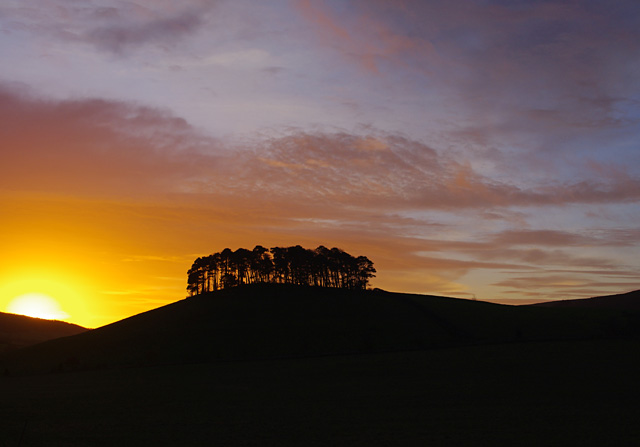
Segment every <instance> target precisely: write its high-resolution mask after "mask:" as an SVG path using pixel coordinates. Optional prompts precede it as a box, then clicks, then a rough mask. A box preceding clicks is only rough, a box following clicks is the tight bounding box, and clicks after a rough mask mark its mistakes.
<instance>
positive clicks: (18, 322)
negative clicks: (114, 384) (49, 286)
mask: <svg viewBox="0 0 640 447" xmlns="http://www.w3.org/2000/svg"><path fill="white" fill-rule="evenodd" d="M85 331H87V329H85V328H83V327H82V326H78V325H76V324H70V323H65V322H63V321H52V320H43V319H40V318H31V317H26V316H24V315H15V314H8V313H4V312H0V353H3V352H8V351H12V350H15V349H18V348H23V347H25V346H30V345H35V344H37V343H41V342H43V341H46V340H51V339H54V338H59V337H66V336H69V335H75V334H80V333H82V332H85Z"/></svg>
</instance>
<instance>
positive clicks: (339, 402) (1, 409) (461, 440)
mask: <svg viewBox="0 0 640 447" xmlns="http://www.w3.org/2000/svg"><path fill="white" fill-rule="evenodd" d="M638 348H640V342H638V341H633V340H592V341H560V342H529V343H508V344H496V345H482V346H468V347H452V348H447V349H434V350H426V351H415V352H398V353H372V354H361V355H342V356H340V355H337V356H326V357H314V358H299V359H288V360H261V361H256V360H253V361H228V362H217V363H216V362H210V363H202V364H192V365H175V366H155V367H146V368H122V369H111V370H101V371H84V372H71V373H64V374H48V375H42V376H26V377H6V378H2V379H0V396H2V398H1V400H0V426H1V430H0V446H45V445H46V446H49V445H69V446H87V445H104V446H115V445H118V446H121V445H149V446H150V445H171V446H176V445H220V446H294V445H295V446H314V445H317V446H328V445H363V446H364V445H366V446H386V445H393V446H395V445H398V446H407V445H409V446H410V445H420V446H423V445H424V446H433V445H443V446H444V445H446V446H463V445H464V446H497V445H508V446H515V445H518V446H528V445H530V446H543V445H544V446H567V445H578V446H603V445H608V446H613V445H640V424H638V421H639V420H640V406H639V402H640V401H639V398H640V386H638V378H639V377H640V367H639V364H638V362H637V354H638V352H640V351H639V349H638Z"/></svg>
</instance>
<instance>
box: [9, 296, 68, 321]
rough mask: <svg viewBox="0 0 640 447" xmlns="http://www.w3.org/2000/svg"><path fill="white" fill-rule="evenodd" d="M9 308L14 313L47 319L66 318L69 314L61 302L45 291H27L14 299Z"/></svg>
mask: <svg viewBox="0 0 640 447" xmlns="http://www.w3.org/2000/svg"><path fill="white" fill-rule="evenodd" d="M7 310H8V311H9V312H10V313H13V314H20V315H26V316H28V317H35V318H44V319H47V320H65V319H67V318H69V314H68V313H66V312H65V311H63V310H62V309H61V308H60V304H59V303H58V302H57V301H56V300H55V299H54V298H52V297H50V296H48V295H45V294H43V293H25V294H24V295H20V296H18V297H16V298H15V299H13V300H12V301H11V302H10V303H9V306H7Z"/></svg>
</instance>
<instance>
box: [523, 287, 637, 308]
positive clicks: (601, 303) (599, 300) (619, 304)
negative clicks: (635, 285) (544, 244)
mask: <svg viewBox="0 0 640 447" xmlns="http://www.w3.org/2000/svg"><path fill="white" fill-rule="evenodd" d="M531 306H538V307H555V308H558V307H566V308H574V309H577V308H582V309H586V308H588V309H603V310H604V309H616V310H628V311H633V312H640V290H635V291H633V292H628V293H621V294H617V295H607V296H598V297H593V298H583V299H576V300H560V301H549V302H546V303H537V304H531Z"/></svg>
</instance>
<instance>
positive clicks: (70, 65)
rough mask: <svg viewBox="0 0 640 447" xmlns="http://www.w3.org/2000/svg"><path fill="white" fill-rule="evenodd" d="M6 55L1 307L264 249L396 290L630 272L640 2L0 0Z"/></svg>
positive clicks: (507, 293) (90, 319)
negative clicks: (331, 262) (351, 263)
mask: <svg viewBox="0 0 640 447" xmlns="http://www.w3.org/2000/svg"><path fill="white" fill-rule="evenodd" d="M0 60H1V61H2V69H1V70H0V310H4V309H6V308H7V306H8V304H9V303H10V302H11V300H13V299H14V298H15V297H16V296H18V295H21V294H27V293H39V294H46V295H49V296H51V297H53V298H55V299H56V300H57V301H58V302H59V304H60V308H61V310H62V311H63V312H64V313H65V314H66V315H69V318H68V321H71V322H75V323H78V324H81V325H84V326H87V327H98V326H101V325H104V324H108V323H111V322H114V321H117V320H119V319H122V318H125V317H128V316H131V315H134V314H137V313H140V312H143V311H146V310H149V309H153V308H155V307H158V306H161V305H164V304H168V303H170V302H173V301H177V300H179V299H182V298H184V297H185V296H186V290H185V287H186V279H187V278H186V271H187V270H188V268H189V267H190V266H191V263H192V262H193V260H194V259H195V258H196V257H198V256H202V255H207V254H210V253H213V252H218V251H221V250H222V249H224V248H226V247H229V248H231V249H233V250H235V249H237V248H239V247H243V248H248V249H251V248H253V247H254V246H255V245H258V244H259V245H264V246H266V247H273V246H290V245H297V244H300V245H302V246H303V247H306V248H315V247H317V246H318V245H325V246H327V247H334V246H335V247H339V248H342V249H343V250H345V251H347V252H349V253H351V254H352V255H354V256H358V255H365V256H367V257H369V258H370V259H371V260H372V261H373V262H374V265H375V267H376V268H377V277H376V278H374V279H373V280H372V282H371V285H372V286H373V287H379V288H382V289H385V290H389V291H396V292H410V293H422V294H432V295H445V296H452V297H458V298H467V299H478V300H484V301H492V302H499V303H509V304H526V303H531V302H539V301H545V300H555V299H570V298H585V297H590V296H597V295H606V294H613V293H622V292H626V291H630V290H635V289H639V288H640V256H639V254H640V251H639V245H640V206H639V202H640V3H638V2H637V1H635V0H614V1H608V2H605V1H595V0H594V1H591V0H549V1H505V0H460V1H457V2H445V1H434V0H395V1H391V0H366V1H365V0H362V1H360V0H353V1H349V2H345V1H333V0H272V1H269V2H258V1H245V0H210V1H207V0H182V1H180V2H175V1H168V0H166V1H162V0H160V1H159V0H153V1H151V0H87V1H82V2H78V1H74V0H1V1H0ZM3 306H4V309H2V307H3Z"/></svg>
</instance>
